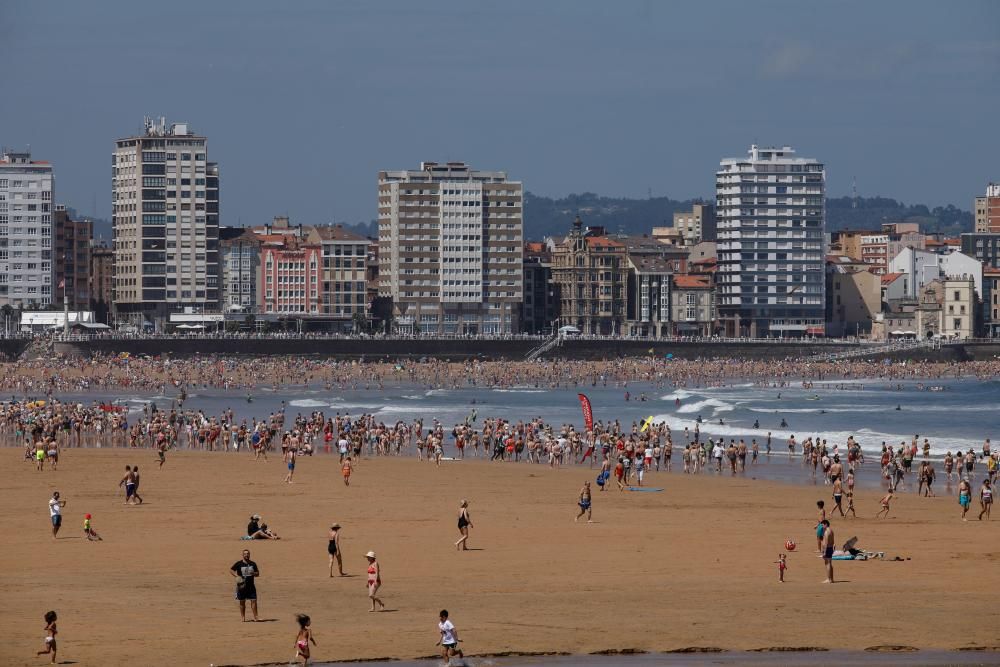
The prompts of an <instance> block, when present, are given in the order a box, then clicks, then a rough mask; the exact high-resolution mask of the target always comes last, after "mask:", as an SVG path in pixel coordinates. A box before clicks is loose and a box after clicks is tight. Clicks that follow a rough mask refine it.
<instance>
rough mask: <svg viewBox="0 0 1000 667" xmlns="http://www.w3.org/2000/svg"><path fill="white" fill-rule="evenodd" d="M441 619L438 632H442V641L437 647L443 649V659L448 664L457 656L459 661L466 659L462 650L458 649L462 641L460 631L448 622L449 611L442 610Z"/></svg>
mask: <svg viewBox="0 0 1000 667" xmlns="http://www.w3.org/2000/svg"><path fill="white" fill-rule="evenodd" d="M440 618H441V620H440V622H439V623H438V631H440V632H441V639H440V641H438V643H437V645H438V646H440V647H441V657H442V658H444V659H445V661H446V662H448V661H450V660H451V658H453V657H455V656H458V657H459V659H464V658H465V656H464V655H463V654H462V649H460V648H458V643H459V642H460V641H462V640H461V639H459V638H458V630H456V629H455V625H454V624H453V623H452V622H451V621H449V620H448V610H447V609H442V610H441V615H440Z"/></svg>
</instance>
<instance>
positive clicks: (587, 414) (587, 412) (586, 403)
mask: <svg viewBox="0 0 1000 667" xmlns="http://www.w3.org/2000/svg"><path fill="white" fill-rule="evenodd" d="M576 397H577V398H579V399H580V407H581V408H583V423H584V424H586V426H587V430H588V431H593V430H594V411H593V410H592V409H591V407H590V399H589V398H587V396H586V395H585V394H577V395H576Z"/></svg>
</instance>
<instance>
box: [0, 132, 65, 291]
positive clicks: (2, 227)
mask: <svg viewBox="0 0 1000 667" xmlns="http://www.w3.org/2000/svg"><path fill="white" fill-rule="evenodd" d="M54 186H55V179H54V177H53V174H52V165H50V164H49V163H48V162H40V161H35V160H32V159H31V153H28V152H14V151H8V150H4V151H2V152H0V306H13V307H15V308H22V309H32V308H44V307H45V306H48V305H50V304H52V303H56V301H55V292H56V289H55V280H54V276H55V264H54V262H53V261H52V229H53V222H52V213H53V204H52V202H53V198H54V195H53V191H54ZM60 297H61V293H60Z"/></svg>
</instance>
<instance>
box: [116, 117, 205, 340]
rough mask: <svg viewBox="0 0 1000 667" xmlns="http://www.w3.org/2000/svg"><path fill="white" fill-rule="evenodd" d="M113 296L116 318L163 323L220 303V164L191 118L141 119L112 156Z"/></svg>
mask: <svg viewBox="0 0 1000 667" xmlns="http://www.w3.org/2000/svg"><path fill="white" fill-rule="evenodd" d="M112 181H113V191H112V199H113V202H112V203H113V218H112V222H113V225H114V253H115V271H114V300H115V309H116V313H117V317H118V319H119V321H130V322H133V323H135V324H141V323H142V322H143V321H145V322H150V323H153V324H155V323H157V322H162V321H163V320H164V319H166V317H167V315H168V314H169V313H170V312H174V311H182V310H183V309H184V308H186V307H193V308H196V309H198V310H201V311H204V310H217V309H218V304H219V285H218V280H219V249H218V248H219V168H218V165H216V164H215V163H213V162H209V161H208V150H207V140H206V138H205V137H201V136H196V135H194V134H192V133H191V132H190V131H189V129H188V126H187V124H186V123H174V124H172V125H170V126H169V127H167V125H166V121H165V120H164V119H163V118H160V119H159V120H155V121H154V120H151V119H149V118H147V119H146V120H145V123H144V132H143V134H142V135H141V136H134V137H128V138H126V139H119V140H118V141H116V142H115V152H114V155H113V158H112Z"/></svg>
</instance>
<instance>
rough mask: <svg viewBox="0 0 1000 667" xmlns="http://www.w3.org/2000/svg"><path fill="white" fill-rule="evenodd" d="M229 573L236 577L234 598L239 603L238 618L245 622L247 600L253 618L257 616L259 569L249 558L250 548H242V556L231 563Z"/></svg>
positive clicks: (257, 619)
mask: <svg viewBox="0 0 1000 667" xmlns="http://www.w3.org/2000/svg"><path fill="white" fill-rule="evenodd" d="M229 573H230V574H232V575H233V576H234V577H236V599H237V600H238V601H239V603H240V620H242V621H243V622H244V623H246V620H247V600H249V601H250V611H251V612H252V613H253V620H254V621H255V622H256V621H259V620H260V619H259V618H257V584H256V583H255V582H256V580H257V577H259V576H260V569H259V568H258V567H257V563H255V562H253V561H252V560H250V550H249V549H244V550H243V558H242V559H241V560H238V561H236V562H235V563H233V566H232V567H231V568H229Z"/></svg>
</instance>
